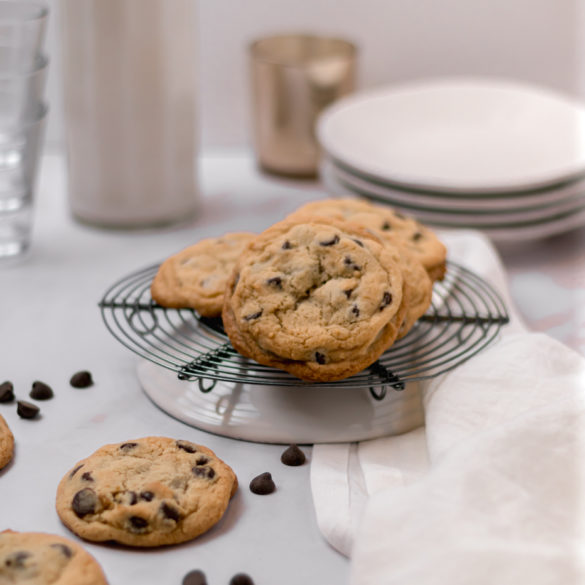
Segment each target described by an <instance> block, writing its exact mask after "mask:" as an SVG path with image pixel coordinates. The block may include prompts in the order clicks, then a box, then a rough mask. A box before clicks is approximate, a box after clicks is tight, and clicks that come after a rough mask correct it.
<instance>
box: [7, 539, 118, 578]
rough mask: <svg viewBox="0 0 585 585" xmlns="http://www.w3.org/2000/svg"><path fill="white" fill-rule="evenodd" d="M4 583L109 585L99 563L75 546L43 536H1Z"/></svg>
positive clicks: (66, 541)
mask: <svg viewBox="0 0 585 585" xmlns="http://www.w3.org/2000/svg"><path fill="white" fill-rule="evenodd" d="M0 583H6V584H8V583H13V584H14V585H17V584H18V583H22V584H23V585H49V584H51V585H108V582H107V580H106V577H105V575H104V573H103V571H102V569H101V567H100V566H99V565H98V563H97V561H96V560H95V559H94V558H93V557H92V556H91V555H90V554H89V553H88V552H87V551H85V550H84V549H83V548H82V547H80V546H79V545H78V544H76V543H75V542H72V541H71V540H68V539H66V538H63V537H62V536H56V535H53V534H45V533H41V532H13V531H12V530H5V531H3V532H0Z"/></svg>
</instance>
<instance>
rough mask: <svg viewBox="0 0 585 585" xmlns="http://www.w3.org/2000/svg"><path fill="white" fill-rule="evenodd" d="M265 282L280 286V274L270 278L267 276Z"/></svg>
mask: <svg viewBox="0 0 585 585" xmlns="http://www.w3.org/2000/svg"><path fill="white" fill-rule="evenodd" d="M266 284H269V285H271V286H275V287H276V288H282V278H280V276H274V277H272V278H269V279H268V280H267V281H266Z"/></svg>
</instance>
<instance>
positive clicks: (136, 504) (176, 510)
mask: <svg viewBox="0 0 585 585" xmlns="http://www.w3.org/2000/svg"><path fill="white" fill-rule="evenodd" d="M237 485H238V483H237V479H236V476H235V474H234V472H233V471H232V470H231V468H230V467H229V466H228V465H226V464H225V463H224V462H223V461H221V460H220V459H219V458H218V457H217V456H216V455H215V454H214V453H213V451H211V450H210V449H208V448H206V447H203V446H201V445H196V444H194V443H191V442H189V441H182V440H178V441H177V440H174V439H170V438H166V437H146V438H142V439H135V440H133V441H127V442H125V443H117V444H112V445H106V446H104V447H102V448H101V449H98V450H97V451H96V452H95V453H93V454H92V455H90V456H89V457H88V458H86V459H83V460H82V461H80V462H79V463H77V464H76V465H75V466H74V467H73V468H72V469H71V470H70V471H69V472H68V473H67V474H66V475H65V477H63V479H62V480H61V482H60V484H59V487H58V490H57V513H58V514H59V517H60V518H61V520H62V522H63V523H64V524H65V525H66V526H67V527H68V528H69V529H70V530H72V531H73V532H74V533H75V534H77V535H78V536H81V537H82V538H85V539H87V540H91V541H96V542H100V541H115V542H118V543H121V544H126V545H129V546H137V547H152V546H161V545H168V544H176V543H179V542H185V541H187V540H191V539H193V538H195V537H197V536H199V535H200V534H202V533H203V532H205V531H207V530H209V529H210V528H211V527H212V526H213V525H214V524H216V523H217V522H218V521H219V520H220V518H221V517H222V516H223V514H224V512H225V510H226V508H227V506H228V503H229V500H230V498H231V497H232V496H233V494H234V493H235V491H236V489H237Z"/></svg>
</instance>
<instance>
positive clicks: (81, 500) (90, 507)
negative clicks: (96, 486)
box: [71, 488, 99, 518]
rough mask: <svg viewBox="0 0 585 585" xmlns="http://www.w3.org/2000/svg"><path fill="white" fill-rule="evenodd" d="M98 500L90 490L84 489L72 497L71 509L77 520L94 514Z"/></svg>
mask: <svg viewBox="0 0 585 585" xmlns="http://www.w3.org/2000/svg"><path fill="white" fill-rule="evenodd" d="M98 504H99V500H98V497H97V494H96V493H95V492H94V491H93V490H92V489H91V488H84V489H82V490H80V491H78V492H77V493H76V494H75V495H74V496H73V501H72V502H71V507H72V508H73V511H74V512H75V514H76V515H77V516H78V517H79V518H83V517H84V516H87V515H88V514H95V512H96V510H97V509H98Z"/></svg>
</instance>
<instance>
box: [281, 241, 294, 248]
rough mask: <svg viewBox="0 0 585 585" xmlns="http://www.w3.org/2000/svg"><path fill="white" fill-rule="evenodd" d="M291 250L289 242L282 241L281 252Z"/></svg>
mask: <svg viewBox="0 0 585 585" xmlns="http://www.w3.org/2000/svg"><path fill="white" fill-rule="evenodd" d="M291 248H292V246H291V245H290V242H289V241H288V240H285V241H284V244H282V249H283V250H290V249H291Z"/></svg>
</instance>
